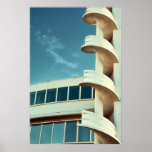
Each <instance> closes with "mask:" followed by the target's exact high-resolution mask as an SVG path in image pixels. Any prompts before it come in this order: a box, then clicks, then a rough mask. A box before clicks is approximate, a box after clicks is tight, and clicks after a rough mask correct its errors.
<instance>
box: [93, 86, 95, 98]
mask: <svg viewBox="0 0 152 152" xmlns="http://www.w3.org/2000/svg"><path fill="white" fill-rule="evenodd" d="M93 98H95V89H94V88H93Z"/></svg>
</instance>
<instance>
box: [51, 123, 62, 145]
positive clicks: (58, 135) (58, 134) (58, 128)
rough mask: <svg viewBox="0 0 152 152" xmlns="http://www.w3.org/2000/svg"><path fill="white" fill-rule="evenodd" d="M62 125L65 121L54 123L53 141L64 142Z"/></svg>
mask: <svg viewBox="0 0 152 152" xmlns="http://www.w3.org/2000/svg"><path fill="white" fill-rule="evenodd" d="M64 126H65V123H55V124H54V133H53V143H63V142H64Z"/></svg>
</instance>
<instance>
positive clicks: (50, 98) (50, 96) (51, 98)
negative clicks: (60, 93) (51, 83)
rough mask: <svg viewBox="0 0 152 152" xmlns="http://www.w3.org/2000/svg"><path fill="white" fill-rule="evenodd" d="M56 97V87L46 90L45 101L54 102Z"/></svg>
mask: <svg viewBox="0 0 152 152" xmlns="http://www.w3.org/2000/svg"><path fill="white" fill-rule="evenodd" d="M55 98H56V89H50V90H47V99H46V102H47V103H48V102H55Z"/></svg>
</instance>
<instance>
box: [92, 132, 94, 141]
mask: <svg viewBox="0 0 152 152" xmlns="http://www.w3.org/2000/svg"><path fill="white" fill-rule="evenodd" d="M92 141H94V131H92Z"/></svg>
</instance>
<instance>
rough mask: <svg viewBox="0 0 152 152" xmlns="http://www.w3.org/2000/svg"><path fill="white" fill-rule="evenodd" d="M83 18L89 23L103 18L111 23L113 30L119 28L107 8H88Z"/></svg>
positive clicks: (94, 22)
mask: <svg viewBox="0 0 152 152" xmlns="http://www.w3.org/2000/svg"><path fill="white" fill-rule="evenodd" d="M82 19H83V20H84V22H86V23H87V24H96V22H97V20H103V21H104V22H108V24H111V27H112V29H113V30H117V24H116V23H115V20H114V17H113V15H112V13H111V12H110V11H109V10H108V9H107V8H87V9H86V12H85V14H84V15H83V17H82Z"/></svg>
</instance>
